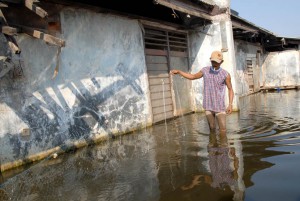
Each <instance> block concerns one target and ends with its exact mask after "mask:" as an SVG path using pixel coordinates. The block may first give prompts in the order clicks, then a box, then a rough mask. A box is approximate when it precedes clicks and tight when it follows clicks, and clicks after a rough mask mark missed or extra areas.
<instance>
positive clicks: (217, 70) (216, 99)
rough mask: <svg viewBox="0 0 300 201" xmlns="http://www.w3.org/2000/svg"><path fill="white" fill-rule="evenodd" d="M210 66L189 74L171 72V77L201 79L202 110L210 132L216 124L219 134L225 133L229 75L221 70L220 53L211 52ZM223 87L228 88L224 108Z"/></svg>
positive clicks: (229, 109)
mask: <svg viewBox="0 0 300 201" xmlns="http://www.w3.org/2000/svg"><path fill="white" fill-rule="evenodd" d="M210 61H211V66H207V67H203V68H202V69H201V70H200V71H199V72H197V73H195V74H190V73H186V72H183V71H181V70H176V69H174V70H171V71H170V73H171V74H172V75H175V74H179V75H181V76H182V77H184V78H186V79H189V80H195V79H199V78H202V77H203V81H204V92H203V108H204V110H205V115H206V118H207V121H208V124H209V128H210V130H211V131H212V132H214V131H215V130H216V122H217V123H218V126H219V129H220V132H222V133H223V132H224V133H225V132H226V114H231V112H232V102H233V96H234V94H233V89H232V84H231V77H230V74H229V73H228V72H227V71H226V70H224V69H223V68H221V64H222V63H223V54H222V52H220V51H213V52H212V54H211V57H210ZM225 86H227V88H228V98H229V105H228V107H227V108H226V107H225V89H226V88H225Z"/></svg>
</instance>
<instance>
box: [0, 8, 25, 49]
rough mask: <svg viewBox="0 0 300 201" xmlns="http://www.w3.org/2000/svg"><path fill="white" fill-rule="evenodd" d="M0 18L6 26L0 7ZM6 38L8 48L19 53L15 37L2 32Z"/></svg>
mask: <svg viewBox="0 0 300 201" xmlns="http://www.w3.org/2000/svg"><path fill="white" fill-rule="evenodd" d="M0 20H1V22H2V23H3V24H4V25H5V26H7V27H8V24H7V21H6V19H5V17H4V15H3V13H2V11H1V9H0ZM4 36H5V38H6V40H7V43H8V46H9V48H10V49H11V51H12V52H13V53H15V54H20V53H21V49H20V48H19V46H18V44H17V41H16V39H15V38H14V37H13V36H12V35H9V34H4Z"/></svg>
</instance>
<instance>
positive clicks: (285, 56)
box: [263, 50, 300, 87]
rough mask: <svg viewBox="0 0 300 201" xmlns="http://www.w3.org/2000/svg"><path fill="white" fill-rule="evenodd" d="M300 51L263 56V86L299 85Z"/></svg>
mask: <svg viewBox="0 0 300 201" xmlns="http://www.w3.org/2000/svg"><path fill="white" fill-rule="evenodd" d="M299 55H300V51H299V50H298V51H297V50H286V51H282V52H271V53H269V54H266V55H265V56H264V63H263V69H264V75H263V77H264V86H265V87H278V86H295V85H300V61H299V59H300V58H299Z"/></svg>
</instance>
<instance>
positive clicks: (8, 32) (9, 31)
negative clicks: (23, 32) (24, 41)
mask: <svg viewBox="0 0 300 201" xmlns="http://www.w3.org/2000/svg"><path fill="white" fill-rule="evenodd" d="M0 30H1V33H3V34H6V35H9V36H14V35H17V33H18V31H17V29H16V28H13V27H10V26H1V25H0Z"/></svg>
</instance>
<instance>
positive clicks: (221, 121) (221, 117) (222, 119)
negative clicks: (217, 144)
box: [216, 112, 226, 134]
mask: <svg viewBox="0 0 300 201" xmlns="http://www.w3.org/2000/svg"><path fill="white" fill-rule="evenodd" d="M216 117H217V121H218V125H219V129H220V134H226V113H225V112H218V113H217V114H216Z"/></svg>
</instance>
